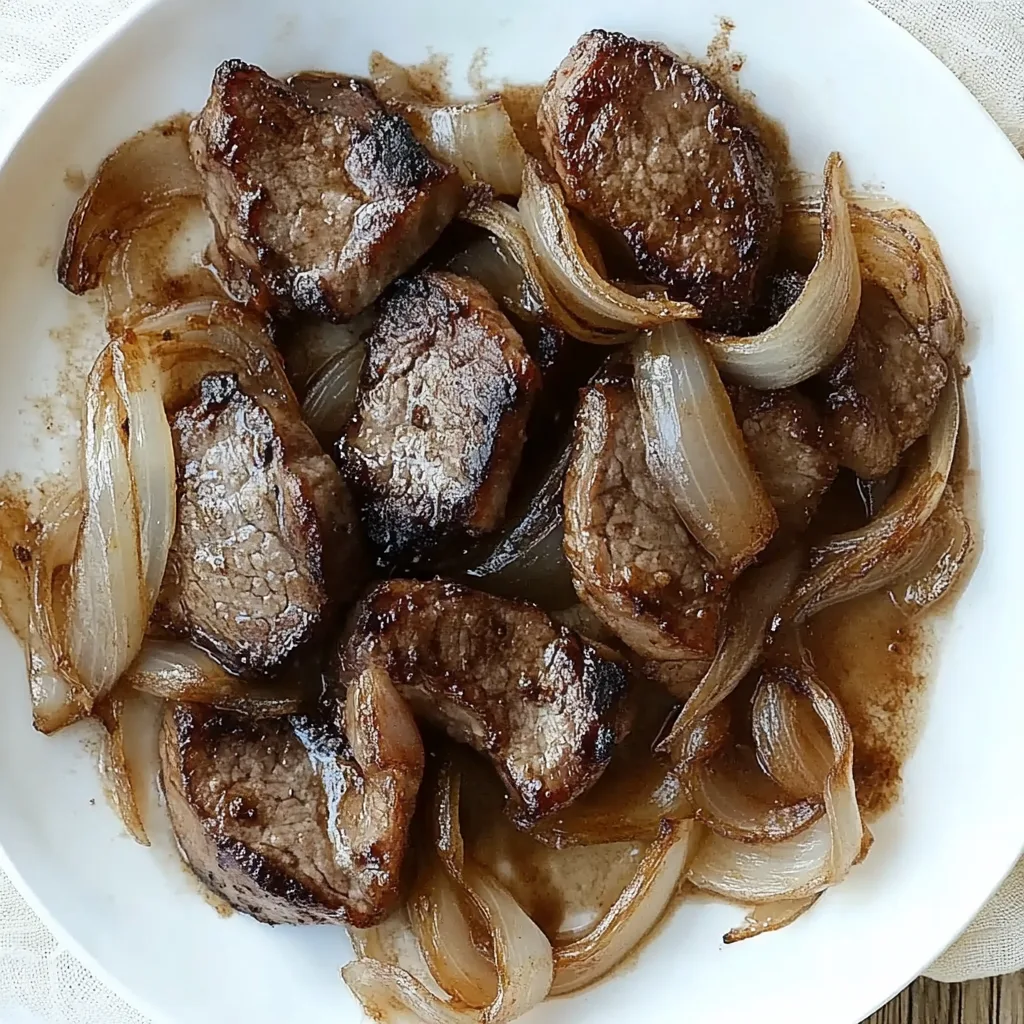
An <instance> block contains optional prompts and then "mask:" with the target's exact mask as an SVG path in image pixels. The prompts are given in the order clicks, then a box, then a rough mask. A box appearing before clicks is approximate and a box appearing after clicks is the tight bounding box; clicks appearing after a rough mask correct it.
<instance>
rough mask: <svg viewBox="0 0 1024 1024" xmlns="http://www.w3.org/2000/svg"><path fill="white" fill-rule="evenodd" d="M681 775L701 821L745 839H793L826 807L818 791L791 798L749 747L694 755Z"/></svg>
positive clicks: (721, 832)
mask: <svg viewBox="0 0 1024 1024" xmlns="http://www.w3.org/2000/svg"><path fill="white" fill-rule="evenodd" d="M681 776H682V780H683V785H684V787H685V790H686V794H687V796H688V797H689V799H690V802H691V803H692V804H693V807H694V813H695V815H696V817H697V820H698V821H701V822H703V824H704V825H706V826H707V827H708V828H709V829H710V830H711V831H712V832H714V833H716V834H717V835H720V836H724V837H726V838H727V839H735V840H737V841H739V842H742V843H778V842H782V841H783V840H785V839H790V838H792V837H793V836H795V835H796V834H797V833H798V832H801V831H802V830H803V829H805V828H807V827H808V826H809V825H810V824H811V823H812V822H814V821H816V820H817V819H818V818H820V817H821V814H822V811H823V808H822V804H821V800H820V796H819V798H817V799H815V798H808V797H798V798H795V799H794V798H791V797H789V795H788V794H787V793H786V792H785V791H784V790H782V788H781V787H780V786H779V785H778V784H777V783H776V782H775V781H774V780H773V779H771V778H769V777H768V776H767V775H765V773H764V772H763V771H762V769H761V767H760V766H759V765H758V763H757V760H756V758H755V757H754V753H753V751H752V750H750V748H749V747H740V746H737V747H734V748H733V749H731V750H728V751H725V752H723V753H722V754H720V755H719V756H717V757H712V758H691V759H689V760H688V761H686V762H685V764H684V766H683V768H682V771H681ZM818 792H819V794H820V792H821V791H820V790H819V791H818Z"/></svg>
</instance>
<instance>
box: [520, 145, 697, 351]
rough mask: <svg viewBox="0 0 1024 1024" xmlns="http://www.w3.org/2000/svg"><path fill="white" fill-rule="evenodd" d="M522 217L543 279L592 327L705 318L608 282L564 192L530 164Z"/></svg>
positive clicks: (635, 326) (630, 327)
mask: <svg viewBox="0 0 1024 1024" xmlns="http://www.w3.org/2000/svg"><path fill="white" fill-rule="evenodd" d="M519 213H520V216H521V217H522V222H523V227H524V228H525V229H526V233H527V235H529V238H530V244H531V246H532V247H533V251H534V253H535V254H536V258H537V262H538V264H539V265H540V269H541V272H542V273H543V274H544V277H545V278H546V279H547V281H548V282H549V283H550V285H551V287H552V288H553V289H554V290H555V292H556V293H557V294H558V297H559V298H560V299H561V301H562V303H563V304H564V305H565V306H566V307H568V309H569V310H570V311H571V312H572V313H573V314H574V315H575V316H577V317H578V318H579V319H581V320H582V321H584V322H585V323H587V324H588V325H590V326H591V327H594V328H599V329H601V330H605V331H609V330H618V331H628V330H646V329H648V328H653V327H657V326H658V325H660V324H664V323H666V322H670V321H673V320H682V319H693V318H695V317H698V316H700V311H699V310H698V309H697V308H696V307H695V306H692V305H691V304H690V303H688V302H674V301H672V300H671V299H661V300H656V299H647V298H641V297H638V296H635V295H631V294H629V293H628V292H626V291H623V290H622V289H621V288H617V287H616V286H615V285H613V284H611V283H610V282H609V281H606V280H605V279H604V278H603V277H602V276H601V275H600V273H598V271H597V270H596V269H595V267H594V265H593V264H592V263H591V261H590V260H589V259H587V256H586V254H585V253H584V251H583V248H582V246H581V245H580V242H579V239H578V238H577V236H576V229H575V228H574V227H573V224H572V219H571V217H570V215H569V208H568V206H567V205H566V202H565V197H564V196H563V195H562V190H561V188H560V187H559V186H558V184H556V183H555V182H552V181H548V180H547V179H546V178H545V176H544V173H543V171H542V170H541V168H540V165H539V164H538V163H537V162H536V161H535V160H532V159H529V158H528V159H527V161H526V168H525V170H524V172H523V194H522V196H521V197H520V199H519ZM585 340H586V339H585Z"/></svg>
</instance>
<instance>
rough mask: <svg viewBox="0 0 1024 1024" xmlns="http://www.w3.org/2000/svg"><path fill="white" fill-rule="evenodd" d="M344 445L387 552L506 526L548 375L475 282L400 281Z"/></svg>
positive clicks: (411, 551) (435, 276)
mask: <svg viewBox="0 0 1024 1024" xmlns="http://www.w3.org/2000/svg"><path fill="white" fill-rule="evenodd" d="M367 344H368V347H369V358H368V359H367V363H366V367H365V369H364V372H363V381H362V385H361V387H360V398H359V406H358V410H357V412H356V415H355V418H354V419H353V422H352V425H351V427H350V428H349V430H348V434H347V437H346V439H345V440H344V441H343V443H342V446H341V458H342V466H343V470H344V472H345V474H346V476H347V478H348V480H349V481H350V483H351V484H352V486H353V489H354V491H355V493H356V496H357V498H358V500H359V502H360V506H361V510H362V517H363V522H364V525H365V527H366V532H367V535H368V536H369V538H370V540H371V542H373V543H374V544H375V545H376V546H377V548H378V550H380V551H381V552H382V553H384V554H385V555H386V556H388V557H390V558H401V557H406V556H410V555H415V554H418V553H420V552H423V551H428V550H429V549H431V548H433V547H435V546H436V545H437V544H438V543H439V542H441V541H442V540H444V539H446V538H448V537H450V536H452V535H458V534H468V535H479V534H483V533H487V532H488V531H490V530H493V529H494V528H495V527H497V526H498V525H499V524H500V522H501V520H502V518H503V516H504V514H505V502H506V499H507V498H508V492H509V487H510V485H511V483H512V478H513V476H514V475H515V472H516V469H517V468H518V466H519V460H520V456H521V455H522V448H523V441H524V432H525V429H526V422H527V419H528V417H529V415H530V409H531V407H532V405H533V401H534V396H535V394H536V392H537V391H538V389H539V387H540V373H539V371H538V370H537V368H536V366H535V365H534V363H533V360H532V359H531V358H530V356H529V354H528V353H527V351H526V348H525V346H524V345H523V341H522V338H520V336H519V334H518V333H517V332H516V330H515V329H514V328H513V327H512V325H511V324H510V323H509V322H508V320H507V319H506V317H505V315H504V314H503V313H502V312H501V311H500V310H499V309H498V307H497V305H496V304H495V302H494V300H493V299H492V298H491V296H490V295H489V294H488V292H487V291H485V290H484V288H483V287H481V286H480V285H479V284H477V282H475V281H472V280H470V279H469V278H465V277H457V276H456V275H454V274H449V273H443V272H428V273H425V274H421V275H419V276H418V277H414V278H411V279H403V280H401V281H399V282H398V283H397V284H396V285H395V287H394V288H393V289H392V291H391V292H390V293H389V294H388V297H387V299H386V300H385V302H384V304H383V309H382V312H381V316H380V319H379V320H378V321H377V324H376V326H375V328H374V329H373V331H372V332H371V333H370V335H369V337H368V339H367Z"/></svg>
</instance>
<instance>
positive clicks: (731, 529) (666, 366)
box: [633, 321, 778, 572]
mask: <svg viewBox="0 0 1024 1024" xmlns="http://www.w3.org/2000/svg"><path fill="white" fill-rule="evenodd" d="M633 361H634V366H635V376H634V387H635V388H636V394H637V399H638V401H639V404H640V417H641V422H642V424H643V430H644V443H645V446H646V452H647V465H648V467H649V468H650V470H651V474H652V475H653V476H654V478H655V480H657V481H658V483H659V484H660V485H661V487H662V488H663V489H664V490H665V492H666V493H667V494H668V495H669V496H670V497H671V499H672V502H673V504H674V505H675V507H676V511H677V512H678V513H679V515H680V517H681V518H682V520H683V522H684V523H685V524H686V526H687V529H689V531H690V533H692V534H693V536H694V537H695V538H696V539H697V540H698V541H699V542H700V544H701V545H703V547H704V548H705V550H707V552H708V553H709V554H710V555H711V556H712V557H713V558H714V559H715V561H716V562H717V563H718V565H719V567H720V568H721V569H722V570H723V571H727V572H739V571H740V570H741V569H743V568H744V567H745V566H746V565H748V564H749V563H750V562H751V561H752V560H753V559H754V558H755V557H756V556H757V554H758V552H760V551H761V550H762V549H763V548H764V546H765V545H766V544H767V543H768V541H769V540H771V537H772V534H773V533H774V532H775V529H776V527H777V526H778V517H777V516H776V514H775V509H774V507H773V506H772V503H771V499H770V498H769V497H768V493H767V491H766V490H765V489H764V484H762V483H761V478H760V477H759V476H758V475H757V472H756V470H755V469H754V467H753V464H752V463H751V461H750V455H749V454H748V452H747V448H746V445H745V444H744V441H743V435H742V433H741V432H740V428H739V426H738V425H737V423H736V417H735V415H734V414H733V411H732V405H731V404H730V402H729V396H728V395H727V394H726V391H725V387H724V386H723V385H722V381H721V378H720V377H719V376H718V370H717V369H716V368H715V364H714V362H713V361H712V359H711V355H710V353H709V351H708V349H707V346H706V345H705V344H704V343H703V342H702V341H701V340H700V338H698V337H697V335H696V333H695V332H694V330H693V328H691V327H690V326H688V325H687V324H685V323H683V322H681V321H678V322H676V323H672V324H666V325H665V326H664V327H659V328H658V329H657V330H656V331H652V332H651V333H650V334H648V335H645V336H644V337H642V338H641V339H640V340H639V341H637V343H636V344H635V346H634V348H633Z"/></svg>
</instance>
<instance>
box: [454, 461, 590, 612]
mask: <svg viewBox="0 0 1024 1024" xmlns="http://www.w3.org/2000/svg"><path fill="white" fill-rule="evenodd" d="M571 455H572V445H571V444H564V445H563V446H562V447H561V449H560V450H559V452H558V455H557V457H556V458H555V459H554V461H553V462H552V464H551V466H550V468H549V469H548V471H547V473H545V474H544V476H543V477H542V478H541V483H540V486H539V487H538V488H537V490H536V492H535V493H534V494H532V495H529V496H526V497H525V498H524V499H520V500H518V501H516V503H515V505H514V506H513V507H512V508H510V509H509V512H508V515H507V517H506V521H505V525H504V526H503V527H502V528H501V530H500V531H499V532H498V533H497V534H496V535H495V536H494V537H492V538H489V539H488V540H487V541H486V542H485V543H482V544H474V545H473V547H471V548H470V549H469V551H468V553H467V555H466V556H464V557H463V558H460V559H453V560H451V561H449V562H447V563H446V564H445V565H444V567H443V568H444V571H445V573H446V574H449V575H463V576H466V577H467V578H468V581H469V582H470V584H471V585H472V586H474V587H477V588H479V589H481V590H486V591H488V592H489V593H492V594H499V595H501V596H504V597H515V598H518V599H520V600H525V601H533V602H534V603H536V604H538V605H540V606H541V607H542V608H553V609H558V608H564V607H566V606H567V605H569V604H571V603H572V602H573V601H574V600H575V599H576V592H575V590H574V589H573V584H572V570H571V569H570V567H569V563H568V561H567V560H566V557H565V551H564V550H563V543H562V542H563V538H564V534H565V530H564V520H563V510H562V488H563V485H564V483H565V473H566V469H567V468H568V465H569V459H570V457H571Z"/></svg>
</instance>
